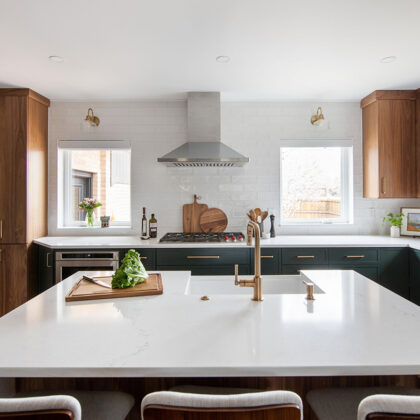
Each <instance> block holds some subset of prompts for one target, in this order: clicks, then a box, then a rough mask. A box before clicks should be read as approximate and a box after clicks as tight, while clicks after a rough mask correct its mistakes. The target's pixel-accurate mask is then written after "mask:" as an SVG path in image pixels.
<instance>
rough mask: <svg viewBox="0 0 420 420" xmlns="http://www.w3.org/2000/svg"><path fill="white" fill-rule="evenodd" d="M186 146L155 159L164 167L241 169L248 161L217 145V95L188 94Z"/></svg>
mask: <svg viewBox="0 0 420 420" xmlns="http://www.w3.org/2000/svg"><path fill="white" fill-rule="evenodd" d="M187 140H188V141H187V142H186V143H184V144H183V145H182V146H180V147H178V148H176V149H174V150H172V152H169V153H167V154H166V155H164V156H162V157H160V158H158V162H163V163H166V165H167V166H177V167H200V166H218V167H219V166H222V167H233V166H243V165H244V164H245V163H248V162H249V158H247V157H245V156H243V155H241V154H240V153H238V152H236V151H235V150H233V149H231V148H230V147H228V146H226V145H225V144H223V143H222V142H221V141H220V92H189V93H188V100H187Z"/></svg>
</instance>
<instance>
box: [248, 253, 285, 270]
mask: <svg viewBox="0 0 420 420" xmlns="http://www.w3.org/2000/svg"><path fill="white" fill-rule="evenodd" d="M280 256H281V250H280V249H279V248H261V274H265V275H270V274H280V273H281V262H280ZM253 272H254V250H253V249H251V273H253Z"/></svg>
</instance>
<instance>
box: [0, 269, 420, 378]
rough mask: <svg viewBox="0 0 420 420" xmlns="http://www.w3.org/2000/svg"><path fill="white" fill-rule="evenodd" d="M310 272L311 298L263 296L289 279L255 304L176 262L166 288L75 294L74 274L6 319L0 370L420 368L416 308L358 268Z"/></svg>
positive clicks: (322, 371) (2, 373) (162, 373)
mask: <svg viewBox="0 0 420 420" xmlns="http://www.w3.org/2000/svg"><path fill="white" fill-rule="evenodd" d="M89 274H91V275H92V274H94V273H89ZM303 274H304V275H305V276H307V277H308V278H309V279H310V280H311V281H313V282H314V283H315V285H316V286H317V288H319V289H320V291H319V292H317V290H316V293H315V298H316V300H315V301H307V300H306V299H305V294H301V293H298V294H293V293H283V294H269V293H266V291H265V289H264V281H267V282H268V281H271V282H272V281H274V280H277V281H282V280H281V276H264V277H263V295H264V301H263V302H253V301H251V300H250V297H251V290H250V289H248V290H247V292H249V293H243V291H242V289H239V288H238V290H241V293H235V292H232V293H234V294H223V292H220V293H219V292H218V290H217V289H215V288H214V287H213V288H209V289H206V286H205V284H206V282H208V281H210V280H211V279H212V278H213V279H214V277H209V278H203V277H199V276H198V277H191V276H190V273H189V272H185V271H178V272H162V279H163V287H164V293H163V295H158V296H149V297H132V298H120V299H113V300H97V301H83V302H71V303H67V302H65V296H66V294H67V293H68V291H69V290H70V289H71V287H72V286H73V284H74V283H75V282H76V281H78V279H80V275H81V273H76V274H74V275H72V276H71V277H69V278H68V279H66V280H64V281H62V282H61V283H59V284H57V285H56V286H54V287H52V288H50V289H49V290H47V291H45V292H44V293H42V294H40V295H38V296H37V297H35V298H34V299H32V300H30V301H29V302H27V303H26V304H24V305H22V306H20V307H19V308H17V309H15V310H14V311H12V312H10V313H9V314H7V315H5V316H4V317H2V318H0V337H1V346H0V377H26V378H28V377H43V378H46V377H72V378H74V377H79V378H80V377H95V378H98V377H106V378H110V377H119V378H122V377H142V378H147V377H161V378H162V377H190V378H192V377H286V376H289V377H290V376H293V377H299V376H300V377H302V376H305V377H313V376H348V375H351V376H353V375H419V374H420V353H419V351H418V349H419V348H420V335H419V334H418V329H419V325H420V308H419V307H418V306H417V305H415V304H413V303H411V302H409V301H407V300H405V299H403V298H401V297H399V296H398V295H396V294H395V293H393V292H391V291H389V290H387V289H385V288H384V287H382V286H380V285H378V284H376V283H375V282H373V281H371V280H369V279H367V278H365V277H363V276H362V275H360V274H358V273H356V272H354V271H340V270H336V271H334V270H329V271H323V270H319V271H318V270H315V271H307V272H305V271H304V272H303ZM295 277H296V281H301V280H300V279H299V278H298V276H295ZM217 279H218V281H223V282H226V283H228V282H229V284H230V282H233V277H228V276H220V277H218V278H217ZM192 282H194V283H192ZM200 282H201V285H200V287H198V288H197V287H192V285H194V286H196V285H198V284H200ZM193 289H194V290H196V291H195V292H192V290H193ZM206 291H207V292H208V293H206ZM202 294H206V295H208V296H209V298H210V299H209V300H207V301H203V300H201V299H200V298H201V296H202Z"/></svg>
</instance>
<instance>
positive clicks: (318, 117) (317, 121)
mask: <svg viewBox="0 0 420 420" xmlns="http://www.w3.org/2000/svg"><path fill="white" fill-rule="evenodd" d="M324 122H325V117H324V114H323V113H322V108H321V107H320V106H319V107H318V109H317V111H316V114H315V115H312V118H311V124H312V125H317V126H320V125H323V124H324Z"/></svg>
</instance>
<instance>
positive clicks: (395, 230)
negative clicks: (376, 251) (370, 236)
mask: <svg viewBox="0 0 420 420" xmlns="http://www.w3.org/2000/svg"><path fill="white" fill-rule="evenodd" d="M403 217H404V215H403V214H402V213H400V214H395V215H394V214H393V213H388V214H387V215H386V216H385V217H384V218H383V220H382V226H384V225H385V223H386V222H388V223H389V224H390V225H391V238H399V237H400V228H401V226H402V219H403Z"/></svg>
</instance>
